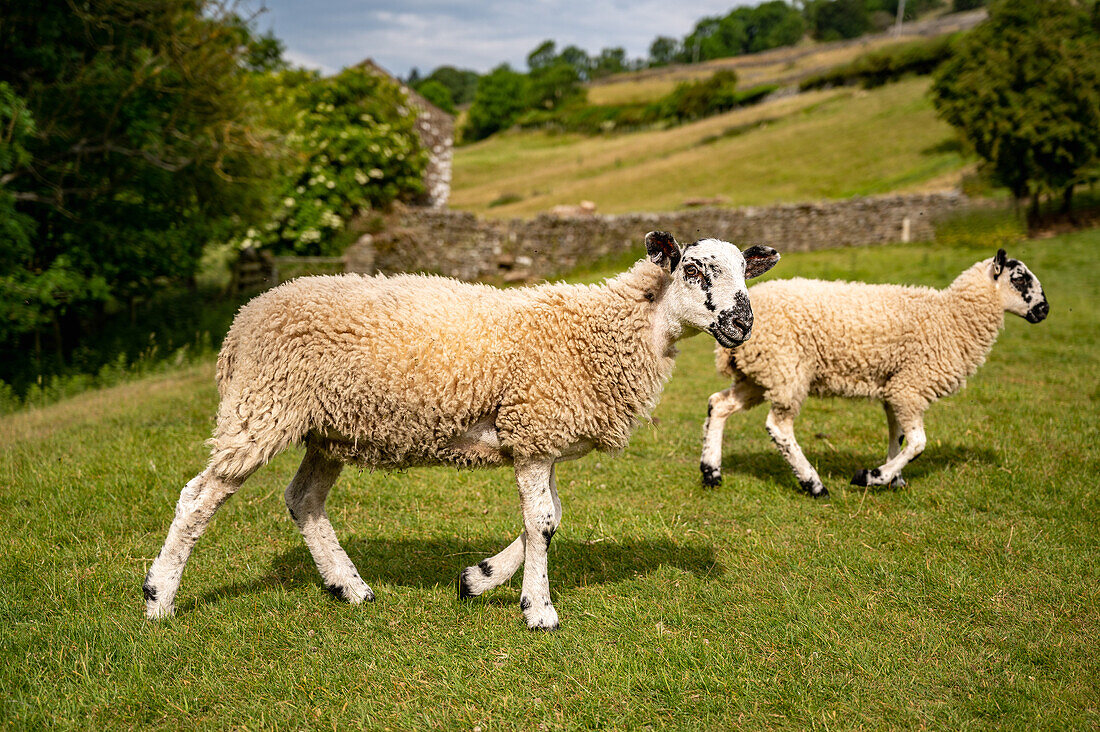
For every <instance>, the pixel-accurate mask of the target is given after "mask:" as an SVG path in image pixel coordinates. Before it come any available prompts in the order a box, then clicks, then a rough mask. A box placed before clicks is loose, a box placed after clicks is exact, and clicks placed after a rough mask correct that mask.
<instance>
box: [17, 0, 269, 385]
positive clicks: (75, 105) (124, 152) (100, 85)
mask: <svg viewBox="0 0 1100 732" xmlns="http://www.w3.org/2000/svg"><path fill="white" fill-rule="evenodd" d="M0 18H3V21H2V24H3V30H4V32H3V33H0V79H5V80H7V81H8V82H9V85H10V86H9V89H8V98H7V102H6V104H7V106H8V109H9V111H8V113H7V114H9V115H11V111H10V110H11V109H12V108H14V107H20V108H21V109H22V111H19V112H18V113H17V114H16V117H17V118H18V119H19V120H24V121H25V120H33V122H34V126H33V128H28V127H26V126H25V125H24V126H23V128H22V131H21V132H20V133H19V139H18V141H17V142H14V143H13V140H12V139H11V138H8V137H6V135H9V134H11V133H9V132H8V131H7V130H5V132H4V133H0V134H2V135H5V137H4V143H5V144H7V145H9V146H12V147H11V149H13V150H14V149H16V147H18V148H19V149H21V152H18V154H16V155H14V157H13V158H12V159H11V160H9V162H8V164H7V165H8V169H7V170H5V171H4V172H3V173H2V174H0V175H2V178H0V186H2V188H3V195H2V196H0V197H2V198H3V199H4V200H6V201H7V205H8V206H10V205H11V202H12V201H14V208H15V214H16V217H17V218H16V219H14V220H15V221H16V222H17V223H16V224H15V226H16V227H18V229H20V230H22V231H25V232H26V233H27V239H26V240H25V241H23V243H20V242H21V241H22V240H21V239H20V237H19V235H18V234H16V235H15V236H14V237H13V236H12V233H11V232H12V231H14V230H15V229H14V228H13V227H12V226H11V224H10V220H9V222H8V223H7V224H5V225H4V230H5V241H4V245H5V247H6V249H7V251H6V252H5V260H6V261H5V262H4V264H5V277H6V278H13V279H6V281H5V287H4V290H3V292H2V293H0V298H2V299H3V300H4V301H5V303H6V304H5V308H7V306H10V305H11V304H12V302H13V301H17V303H18V304H19V307H20V308H23V309H24V315H26V317H23V316H18V317H14V318H12V317H11V311H10V310H8V311H7V314H6V315H5V317H8V318H9V320H8V321H7V322H6V323H5V324H4V326H3V336H4V338H5V341H4V342H3V343H0V347H10V348H19V347H20V343H23V344H24V346H25V345H27V344H26V342H25V341H20V340H19V339H21V338H31V339H32V340H33V341H34V343H35V344H37V343H38V340H39V337H40V336H41V335H42V334H41V332H40V331H41V329H42V328H43V327H45V326H44V324H45V323H49V326H48V327H47V328H46V330H47V332H48V333H49V337H50V338H52V340H53V344H54V347H55V351H56V352H57V353H62V352H63V350H66V349H71V346H72V345H73V344H74V343H75V342H76V341H77V339H78V338H80V337H82V336H83V335H84V334H85V333H86V332H87V331H88V330H89V329H91V328H93V327H94V326H95V324H96V323H97V322H98V321H99V320H100V318H101V316H102V313H103V311H104V308H105V307H106V306H107V305H108V303H109V302H110V301H122V302H126V301H127V300H129V299H131V298H133V297H136V296H139V295H142V296H143V295H146V294H149V293H150V292H154V291H156V289H157V288H158V287H160V286H161V283H164V282H187V281H188V280H189V279H190V278H191V276H192V275H193V273H194V272H195V270H196V267H197V264H198V260H199V256H200V254H201V252H202V249H203V246H204V244H205V243H206V242H207V241H209V240H211V239H212V238H214V237H226V238H228V237H229V236H230V235H232V234H233V233H234V232H236V231H238V230H240V229H241V228H243V227H245V226H247V225H248V223H249V222H250V221H252V220H255V219H256V218H258V216H259V215H260V214H261V212H262V210H263V202H264V196H265V194H266V193H267V192H268V191H269V190H270V183H269V180H270V178H271V175H270V174H271V171H272V169H273V152H274V146H273V145H272V144H271V142H272V141H271V139H270V137H269V136H267V135H265V133H264V131H263V128H262V107H261V105H260V104H259V103H258V102H253V101H252V100H250V99H249V98H248V96H247V93H246V92H247V85H248V80H249V78H251V76H252V75H253V73H252V70H251V69H252V68H253V67H255V66H257V65H259V66H265V65H268V66H270V65H273V64H274V63H275V60H274V59H273V58H272V55H273V54H274V53H277V51H278V44H277V42H274V41H273V39H262V40H261V41H260V42H259V43H257V42H256V39H254V38H253V37H252V36H251V34H250V33H249V32H248V29H247V22H246V21H245V20H242V19H241V18H239V17H238V16H236V15H233V14H232V13H229V12H226V11H225V10H224V6H223V5H221V4H217V3H214V2H206V1H205V0H142V1H141V2H138V1H137V0H101V1H100V2H96V3H70V2H68V1H67V0H39V1H38V2H34V3H25V2H22V1H21V0H0ZM13 99H15V100H23V102H18V101H17V102H15V103H14V105H13V102H12V100H13ZM24 102H25V104H24ZM24 114H25V115H26V116H24ZM17 124H24V122H19V123H17ZM20 222H21V223H20ZM28 242H29V243H30V244H31V246H27V243H28ZM13 243H14V246H13ZM16 281H17V282H18V288H13V287H12V286H11V285H12V283H13V282H16ZM27 307H30V308H31V309H33V310H34V313H33V315H28V314H27V313H26V312H25V309H26V308H27ZM7 360H8V359H6V358H0V361H7ZM7 373H8V372H6V371H0V378H6V375H7Z"/></svg>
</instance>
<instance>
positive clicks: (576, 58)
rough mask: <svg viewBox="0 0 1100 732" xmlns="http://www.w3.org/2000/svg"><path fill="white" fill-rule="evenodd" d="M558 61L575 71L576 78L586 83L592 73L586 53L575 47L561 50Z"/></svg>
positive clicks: (590, 60)
mask: <svg viewBox="0 0 1100 732" xmlns="http://www.w3.org/2000/svg"><path fill="white" fill-rule="evenodd" d="M558 59H560V60H561V61H564V62H565V63H567V64H569V65H570V66H572V67H573V68H574V69H576V70H577V76H579V77H580V78H581V80H583V81H588V78H589V76H590V75H591V73H592V64H593V61H592V59H591V58H590V57H589V56H588V53H587V52H586V51H585V50H584V49H583V48H579V47H577V46H566V47H565V48H563V49H562V50H561V53H560V54H559V55H558Z"/></svg>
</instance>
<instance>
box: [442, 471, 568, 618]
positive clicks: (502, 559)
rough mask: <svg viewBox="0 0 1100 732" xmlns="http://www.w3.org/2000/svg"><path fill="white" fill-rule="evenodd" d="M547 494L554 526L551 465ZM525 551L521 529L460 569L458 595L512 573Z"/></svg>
mask: <svg viewBox="0 0 1100 732" xmlns="http://www.w3.org/2000/svg"><path fill="white" fill-rule="evenodd" d="M550 497H551V499H552V500H553V502H554V523H555V526H556V525H558V524H560V523H561V499H560V498H559V497H558V487H557V481H556V480H555V477H554V470H553V469H551V471H550ZM526 552H527V533H526V532H524V533H522V534H520V535H519V536H518V537H516V540H515V541H513V542H512V543H511V544H509V545H508V548H507V549H505V550H504V551H502V552H500V553H499V554H497V555H495V556H492V557H489V558H488V559H483V560H482V561H480V562H478V563H477V564H475V565H473V566H472V567H467V568H466V569H464V570H462V572H460V573H459V575H458V599H460V600H465V599H466V598H468V597H476V596H477V595H480V594H482V593H483V592H487V591H489V590H491V589H493V588H494V587H499V586H500V585H502V584H504V583H505V582H507V581H508V580H509V579H511V577H512V575H514V574H515V573H516V570H517V569H519V568H520V567H521V566H522V565H523V558H524V555H525V554H526Z"/></svg>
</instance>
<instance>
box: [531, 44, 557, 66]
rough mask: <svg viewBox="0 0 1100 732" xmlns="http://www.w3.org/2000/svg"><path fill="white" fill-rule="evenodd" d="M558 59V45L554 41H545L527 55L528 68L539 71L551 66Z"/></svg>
mask: <svg viewBox="0 0 1100 732" xmlns="http://www.w3.org/2000/svg"><path fill="white" fill-rule="evenodd" d="M557 58H558V55H557V44H555V43H554V42H553V41H543V42H542V43H540V44H539V45H538V46H536V47H535V49H534V50H533V51H531V53H529V54H527V68H529V69H530V70H531V71H538V70H539V69H544V68H546V67H548V66H551V65H552V64H553V63H554V62H555V61H556V60H557Z"/></svg>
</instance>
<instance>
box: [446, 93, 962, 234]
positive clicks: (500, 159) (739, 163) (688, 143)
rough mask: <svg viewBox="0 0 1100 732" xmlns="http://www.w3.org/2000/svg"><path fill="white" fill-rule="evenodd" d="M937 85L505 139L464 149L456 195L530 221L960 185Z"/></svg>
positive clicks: (455, 200) (808, 97)
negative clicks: (589, 207)
mask: <svg viewBox="0 0 1100 732" xmlns="http://www.w3.org/2000/svg"><path fill="white" fill-rule="evenodd" d="M928 84H929V82H928V79H927V78H918V79H909V80H906V81H902V82H899V83H896V84H890V85H888V86H885V87H882V88H880V89H876V90H873V91H862V90H853V89H842V90H832V91H825V92H813V93H806V94H799V95H797V96H795V97H787V98H783V99H778V100H775V101H772V102H767V103H764V104H760V105H756V106H754V107H749V108H746V109H740V110H734V111H732V112H728V113H726V114H722V115H718V116H715V117H710V118H707V119H704V120H701V121H698V122H695V123H692V124H688V125H683V126H680V127H674V128H671V129H667V130H650V131H645V132H635V133H628V134H619V135H611V136H597V137H584V136H580V135H575V134H549V133H545V132H512V133H506V134H501V135H496V136H494V137H491V138H489V139H488V140H485V141H482V142H479V143H476V144H474V145H468V146H465V147H460V148H458V149H457V150H456V151H455V159H454V180H453V184H452V195H451V199H450V203H451V205H452V206H454V207H455V208H459V209H465V210H469V211H474V212H476V213H477V214H479V215H483V216H488V217H515V216H520V217H522V216H531V215H534V214H536V213H539V212H541V211H545V210H547V209H549V208H551V207H552V206H555V205H558V204H577V203H579V202H580V201H582V200H590V201H593V202H595V203H596V205H597V209H598V211H599V212H601V213H622V212H627V211H670V210H675V209H677V208H680V207H681V206H682V205H683V203H684V201H685V200H686V199H689V198H695V197H714V196H722V197H724V198H725V199H727V201H728V204H729V205H733V206H757V205H766V204H772V203H779V202H791V201H807V200H820V199H829V198H846V197H849V196H853V195H870V194H881V193H890V192H896V191H916V190H931V189H944V188H951V187H953V186H956V185H958V182H959V180H960V178H961V176H962V173H963V172H964V170H966V169H967V166H968V164H969V162H970V161H969V160H968V158H967V157H966V156H964V155H963V154H962V153H961V151H960V149H959V146H958V144H957V142H956V137H955V133H954V132H953V131H952V130H951V128H950V126H948V125H947V123H945V122H943V121H941V120H940V119H939V118H938V117H937V116H936V113H935V110H934V109H933V108H932V104H931V102H930V101H929V100H928V98H927V96H926V94H925V92H926V90H927V89H928ZM505 197H507V198H505ZM511 199H515V200H514V201H513V202H511V203H507V204H505V205H492V204H494V202H497V201H500V200H511Z"/></svg>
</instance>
